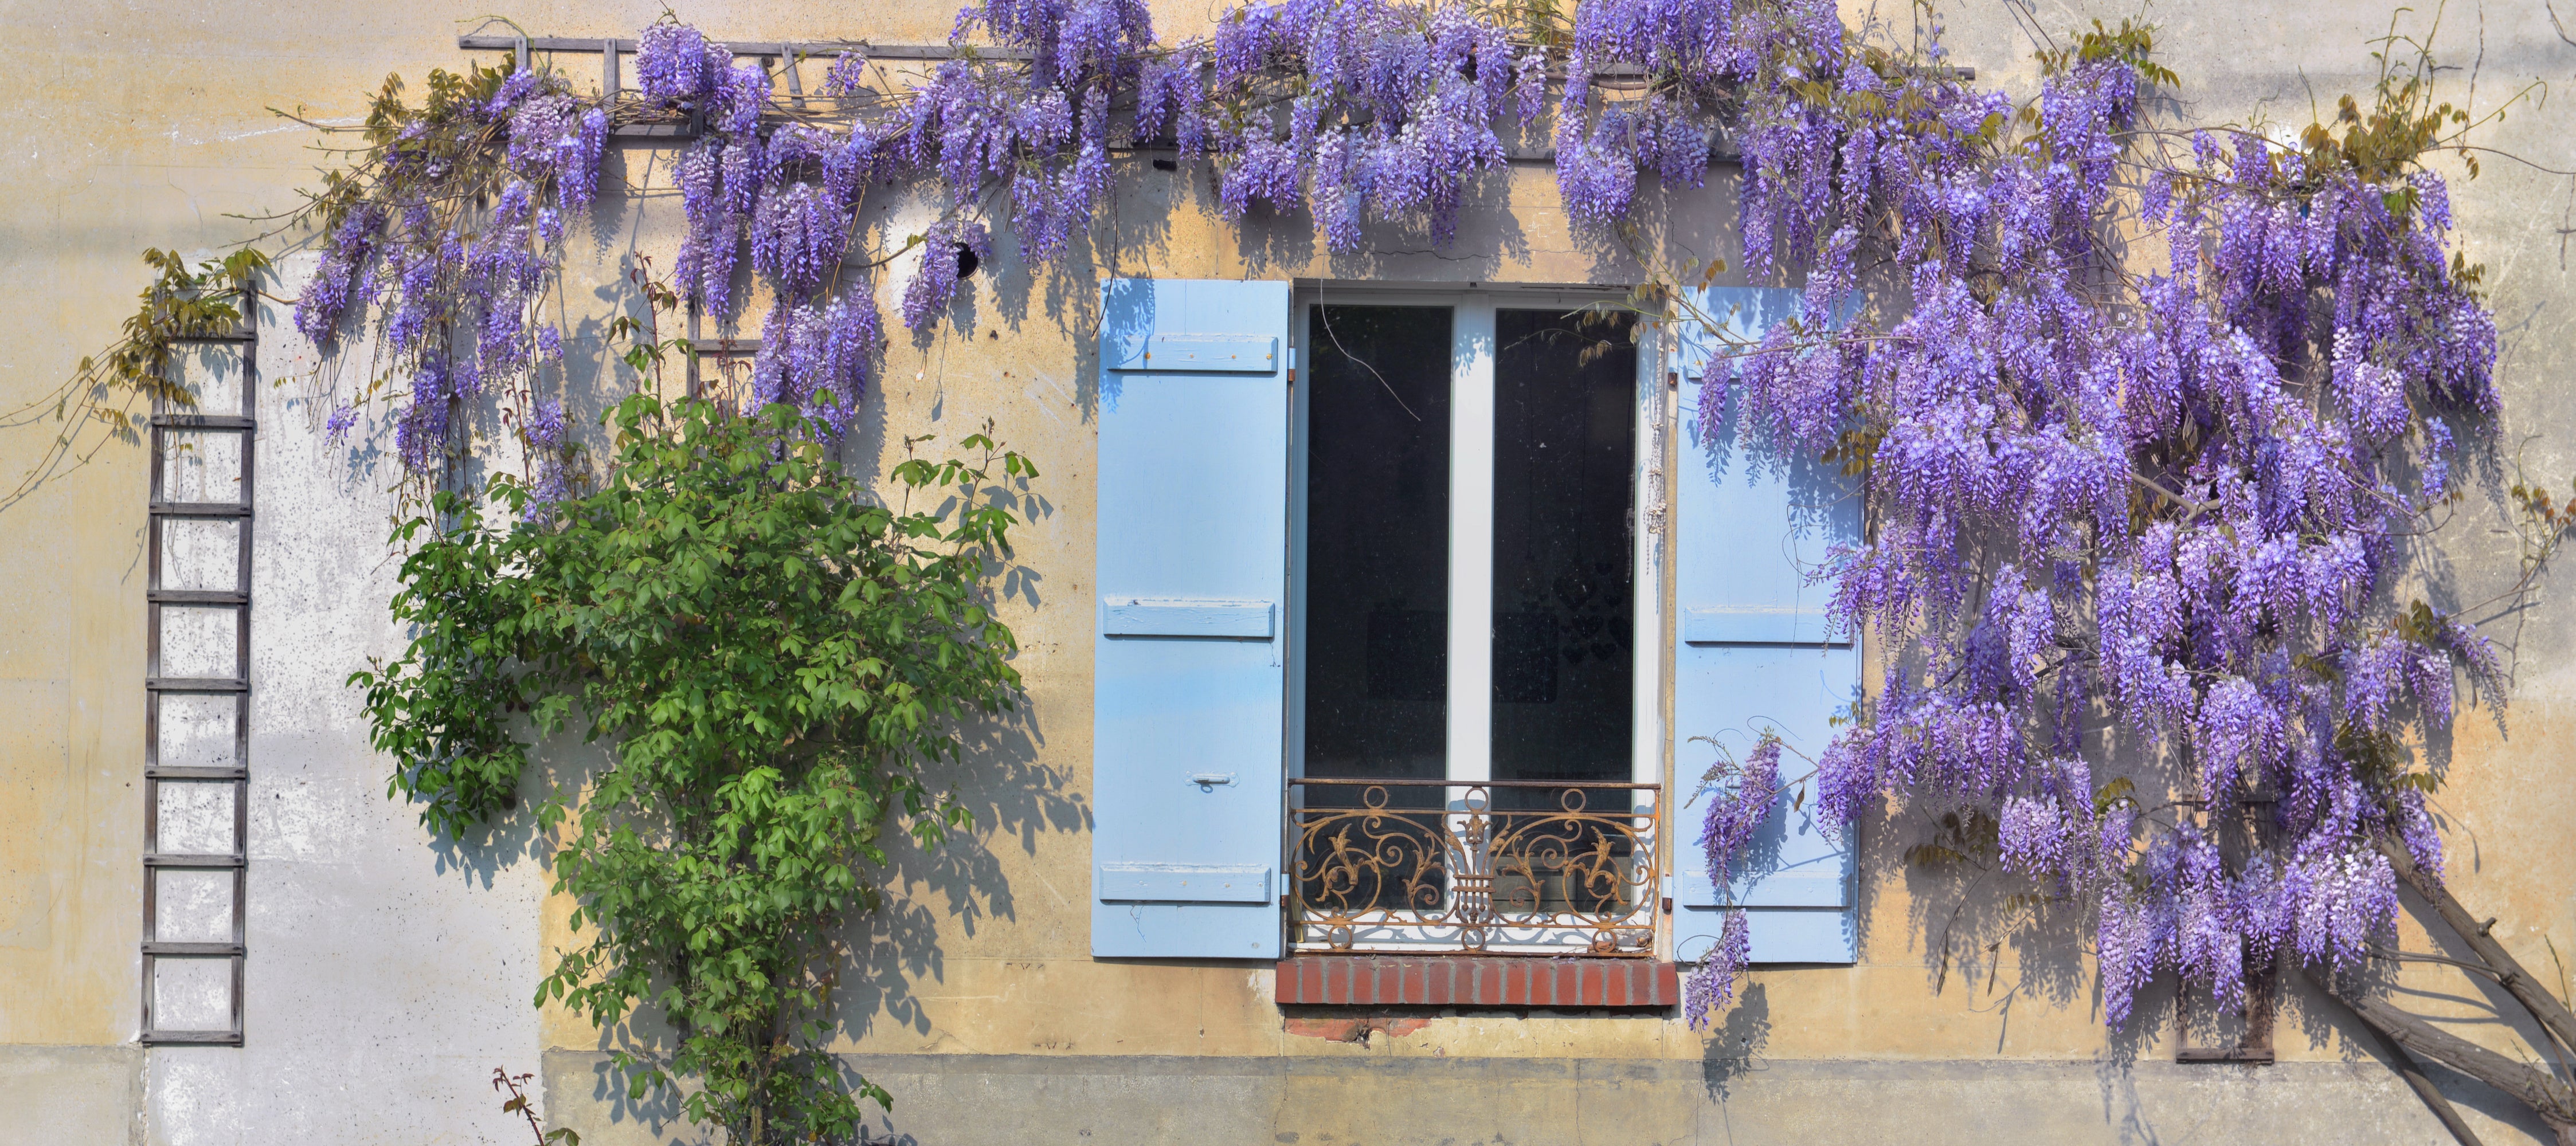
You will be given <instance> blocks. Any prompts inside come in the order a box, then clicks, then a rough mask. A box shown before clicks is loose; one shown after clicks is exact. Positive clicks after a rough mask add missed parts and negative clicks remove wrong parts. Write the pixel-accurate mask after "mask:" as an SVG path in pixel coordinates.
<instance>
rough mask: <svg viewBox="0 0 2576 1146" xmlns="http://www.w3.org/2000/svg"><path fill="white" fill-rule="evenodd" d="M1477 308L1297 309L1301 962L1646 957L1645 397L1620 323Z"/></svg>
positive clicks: (1507, 301) (1422, 303)
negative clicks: (1352, 955)
mask: <svg viewBox="0 0 2576 1146" xmlns="http://www.w3.org/2000/svg"><path fill="white" fill-rule="evenodd" d="M1485 293H1486V294H1487V295H1489V296H1490V297H1479V298H1468V299H1458V298H1451V299H1439V298H1436V297H1434V298H1429V299H1425V298H1415V297H1402V298H1395V299H1381V298H1371V297H1367V296H1362V299H1361V300H1360V301H1351V302H1345V301H1342V300H1341V299H1339V298H1336V299H1333V300H1331V301H1329V302H1328V301H1325V300H1322V299H1307V300H1304V301H1303V302H1302V303H1301V306H1300V307H1299V315H1298V318H1297V322H1296V329H1297V335H1298V343H1299V350H1300V354H1301V356H1302V359H1303V361H1304V362H1305V363H1306V364H1307V368H1306V369H1305V370H1304V371H1303V372H1301V375H1300V378H1299V382H1298V383H1297V385H1296V387H1295V394H1294V399H1293V401H1294V406H1295V415H1294V417H1295V430H1294V432H1293V433H1292V437H1291V444H1290V453H1291V457H1292V458H1293V459H1294V461H1295V464H1296V467H1297V468H1296V471H1295V472H1294V473H1292V475H1291V479H1290V488H1291V490H1292V510H1291V514H1290V533H1291V537H1292V558H1291V570H1290V575H1289V582H1290V586H1291V590H1290V596H1291V600H1292V604H1291V607H1290V618H1291V620H1290V645H1289V648H1290V651H1289V656H1288V661H1289V674H1288V676H1289V682H1288V683H1289V689H1290V700H1289V705H1288V707H1289V712H1290V733H1289V744H1290V748H1289V753H1288V756H1289V767H1290V769H1291V772H1292V775H1293V776H1294V777H1295V779H1294V780H1292V781H1291V782H1290V805H1291V808H1290V813H1289V815H1290V827H1289V835H1290V841H1289V847H1288V852H1289V856H1288V859H1287V862H1288V865H1289V867H1290V868H1291V869H1292V871H1291V875H1292V879H1291V881H1290V882H1291V883H1292V885H1293V886H1292V887H1291V891H1292V892H1293V893H1294V894H1293V897H1292V900H1291V904H1290V907H1291V918H1290V920H1289V921H1288V925H1289V927H1290V929H1291V935H1290V941H1291V943H1292V944H1293V945H1295V946H1298V947H1302V948H1311V949H1327V950H1427V949H1438V950H1459V949H1465V950H1476V951H1512V950H1526V951H1557V952H1568V951H1571V952H1578V953H1579V952H1583V951H1592V950H1596V949H1616V950H1618V951H1619V952H1620V953H1624V954H1643V953H1646V952H1647V951H1648V950H1650V948H1651V946H1652V942H1653V938H1654V926H1653V911H1654V905H1653V900H1654V899H1655V895H1656V892H1655V887H1654V879H1653V873H1654V871H1655V866H1656V865H1655V857H1654V850H1655V844H1656V841H1655V839H1654V834H1653V830H1652V829H1653V821H1652V817H1651V813H1652V811H1653V807H1654V802H1655V789H1654V788H1653V787H1652V786H1653V785H1655V784H1656V783H1657V782H1658V780H1659V779H1660V773H1661V762H1662V761H1661V755H1660V753H1659V752H1658V751H1657V750H1656V749H1657V747H1658V744H1659V742H1658V741H1657V740H1656V739H1655V738H1654V737H1653V736H1651V735H1649V736H1643V737H1641V736H1640V735H1638V729H1639V728H1640V727H1641V721H1640V717H1639V699H1640V697H1641V696H1642V697H1646V698H1649V700H1651V698H1652V697H1653V696H1654V695H1655V694H1654V684H1655V681H1656V678H1655V677H1654V676H1653V675H1652V674H1651V665H1649V666H1647V669H1648V671H1647V672H1644V673H1641V671H1640V668H1641V666H1640V658H1639V657H1638V649H1639V648H1640V647H1652V646H1653V645H1654V642H1653V641H1652V640H1645V639H1641V634H1640V630H1639V622H1640V618H1641V616H1642V615H1643V614H1641V611H1640V609H1639V606H1638V602H1639V586H1640V579H1639V577H1638V576H1637V571H1638V569H1639V568H1640V566H1641V563H1640V560H1639V555H1638V545H1637V541H1638V536H1637V530H1636V528H1635V522H1636V512H1635V511H1636V506H1637V505H1638V504H1639V500H1640V494H1641V489H1642V487H1641V485H1640V479H1641V473H1640V468H1639V466H1638V458H1639V457H1640V456H1641V452H1640V449H1639V446H1638V428H1639V425H1640V423H1641V422H1642V421H1643V419H1641V418H1640V417H1639V410H1640V407H1641V404H1642V403H1643V402H1645V401H1647V400H1649V399H1651V398H1653V397H1655V395H1654V391H1653V390H1652V389H1651V388H1644V387H1641V385H1640V374H1639V370H1638V353H1637V348H1636V346H1635V344H1634V343H1633V342H1632V341H1631V339H1630V333H1631V319H1630V317H1629V316H1628V315H1626V314H1624V313H1621V312H1617V311H1609V310H1601V309H1593V308H1588V307H1587V305H1586V304H1587V303H1589V302H1591V301H1592V300H1589V299H1585V298H1582V297H1581V296H1549V295H1542V296H1528V295H1514V294H1510V293H1505V292H1485ZM1646 583H1647V584H1649V585H1651V578H1649V579H1647V581H1646ZM1644 612H1645V613H1651V612H1652V610H1651V609H1648V610H1645V611H1644ZM1641 681H1642V682H1643V686H1642V687H1641ZM1652 718H1653V709H1652V707H1651V706H1649V707H1648V708H1646V710H1645V719H1644V721H1643V722H1642V723H1643V725H1644V726H1649V727H1650V726H1651V725H1652V724H1653V719H1652ZM1639 785H1645V786H1644V787H1640V786H1639ZM1376 809H1402V810H1404V812H1403V814H1399V815H1392V816H1388V815H1375V814H1373V813H1374V811H1375V810H1376ZM1355 838H1357V839H1366V840H1368V841H1369V846H1367V847H1365V848H1361V847H1354V846H1352V844H1351V842H1350V841H1351V840H1353V839H1355Z"/></svg>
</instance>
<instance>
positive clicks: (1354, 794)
mask: <svg viewBox="0 0 2576 1146" xmlns="http://www.w3.org/2000/svg"><path fill="white" fill-rule="evenodd" d="M1662 795H1663V789H1662V786H1661V785H1657V784H1592V783H1567V782H1562V781H1553V780H1517V781H1515V780H1490V781H1485V782H1482V783H1461V782H1457V781H1450V780H1327V779H1304V780H1290V781H1289V782H1288V806H1289V812H1288V815H1289V833H1288V834H1289V840H1288V846H1289V855H1288V870H1289V884H1288V889H1289V904H1288V906H1289V923H1288V925H1289V935H1290V939H1291V942H1292V943H1293V944H1294V945H1295V946H1296V947H1297V948H1298V949H1300V950H1306V951H1381V952H1386V951H1402V952H1416V953H1425V954H1429V953H1443V952H1473V953H1477V954H1489V955H1501V954H1530V955H1592V956H1631V957H1639V958H1643V957H1647V956H1651V955H1652V954H1653V953H1654V946H1655V919H1656V915H1657V908H1658V901H1659V896H1658V890H1657V889H1658V888H1659V887H1660V886H1661V884H1662V874H1663V873H1662V870H1661V867H1660V863H1661V860H1660V854H1661V850H1662V849H1661V844H1662V825H1663V799H1662Z"/></svg>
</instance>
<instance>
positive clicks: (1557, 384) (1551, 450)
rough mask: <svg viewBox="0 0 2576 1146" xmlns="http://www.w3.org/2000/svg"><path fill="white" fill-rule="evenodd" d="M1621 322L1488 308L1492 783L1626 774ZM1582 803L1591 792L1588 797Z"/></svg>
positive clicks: (1631, 415)
mask: <svg viewBox="0 0 2576 1146" xmlns="http://www.w3.org/2000/svg"><path fill="white" fill-rule="evenodd" d="M1630 323H1631V320H1630V318H1629V317H1628V316H1626V315H1596V314H1579V313H1578V314H1567V313H1565V312H1563V311H1553V310H1500V311H1496V312H1495V314H1494V345H1495V347H1496V354H1495V357H1494V617H1493V626H1494V637H1493V642H1494V643H1493V657H1494V662H1493V668H1494V684H1493V697H1494V723H1493V737H1494V748H1493V767H1494V771H1493V776H1494V778H1495V779H1497V780H1585V781H1593V782H1596V783H1597V782H1605V781H1607V782H1625V781H1627V780H1628V779H1629V778H1630V768H1629V756H1630V754H1631V748H1630V730H1631V727H1632V723H1633V709H1632V707H1631V696H1632V693H1633V690H1634V683H1635V682H1634V681H1633V679H1632V677H1633V675H1634V674H1633V671H1632V669H1633V655H1632V652H1631V649H1630V644H1631V641H1632V639H1633V636H1634V634H1635V631H1636V610H1635V602H1634V593H1633V592H1632V590H1633V588H1634V585H1635V579H1634V575H1633V571H1632V568H1631V560H1630V556H1631V554H1632V553H1633V552H1634V548H1633V546H1632V545H1631V538H1630V533H1629V528H1630V527H1629V523H1630V521H1631V520H1632V518H1631V514H1630V512H1629V509H1630V506H1629V502H1630V499H1631V495H1632V491H1633V490H1634V488H1635V477H1634V470H1635V465H1636V422H1635V419H1636V401H1637V399H1636V395H1637V351H1636V347H1635V346H1634V345H1633V344H1632V343H1630V342H1629V341H1628V331H1629V327H1630ZM1495 795H1496V797H1497V799H1496V802H1497V804H1517V805H1523V806H1549V807H1553V806H1556V803H1557V800H1556V797H1557V795H1558V794H1557V793H1552V792H1545V791H1531V790H1521V791H1517V792H1513V791H1504V792H1497V793H1496V794H1495ZM1542 801H1543V803H1542ZM1589 804H1590V805H1591V806H1592V807H1593V808H1595V809H1596V810H1597V809H1599V808H1601V807H1602V806H1604V801H1603V800H1602V799H1601V798H1599V797H1598V795H1597V794H1596V795H1595V797H1594V798H1592V799H1591V800H1589Z"/></svg>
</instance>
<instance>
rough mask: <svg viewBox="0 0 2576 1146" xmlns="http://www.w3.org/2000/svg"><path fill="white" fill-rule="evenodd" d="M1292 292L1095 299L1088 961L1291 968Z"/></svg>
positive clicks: (1187, 292) (1120, 286) (1110, 285)
mask: <svg viewBox="0 0 2576 1146" xmlns="http://www.w3.org/2000/svg"><path fill="white" fill-rule="evenodd" d="M1288 312H1289V302H1288V284H1287V283H1284V282H1196V281H1186V280H1170V279H1164V280H1152V279H1112V280H1110V281H1109V282H1107V283H1106V284H1104V285H1103V286H1102V290H1101V329H1100V484H1099V499H1098V512H1099V524H1100V537H1099V546H1100V549H1099V570H1100V576H1099V581H1098V590H1099V597H1098V598H1097V599H1096V600H1095V601H1094V602H1093V603H1092V606H1093V610H1094V618H1095V621H1096V622H1097V626H1098V627H1097V628H1096V629H1095V634H1096V635H1095V637H1094V641H1095V644H1094V646H1093V648H1094V660H1093V666H1094V670H1095V677H1094V683H1093V698H1092V715H1093V730H1092V736H1093V740H1092V772H1091V784H1092V816H1093V821H1092V864H1093V866H1092V903H1091V953H1092V954H1093V955H1096V956H1129V957H1135V956H1145V957H1166V958H1233V959H1254V958H1259V959H1275V958H1277V957H1278V956H1279V948H1280V922H1279V893H1280V880H1279V877H1278V867H1279V849H1280V808H1281V804H1282V800H1283V795H1282V792H1283V789H1282V785H1281V772H1280V767H1281V755H1282V723H1281V722H1282V720H1283V718H1284V717H1283V713H1284V708H1285V693H1284V690H1283V689H1284V684H1285V681H1286V669H1285V668H1284V667H1283V662H1282V658H1281V656H1280V653H1281V647H1282V646H1281V640H1280V638H1281V634H1282V621H1283V618H1282V616H1281V613H1280V606H1281V602H1283V601H1285V600H1286V599H1287V544H1288V375H1287V369H1286V365H1287V350H1288Z"/></svg>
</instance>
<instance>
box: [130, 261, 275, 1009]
mask: <svg viewBox="0 0 2576 1146" xmlns="http://www.w3.org/2000/svg"><path fill="white" fill-rule="evenodd" d="M244 314H245V316H248V315H250V314H251V311H250V309H249V306H248V305H247V303H246V305H245V307H244ZM258 338H259V336H258V323H257V322H256V320H255V319H247V318H246V322H245V326H244V329H243V330H242V331H241V332H239V333H236V334H227V335H208V336H202V337H195V338H186V339H181V340H180V341H181V342H183V343H186V344H190V348H191V349H195V350H198V351H200V352H201V354H204V355H208V356H214V357H218V358H220V357H221V356H223V355H224V354H225V353H226V352H227V351H229V352H230V353H231V355H233V356H236V357H238V359H239V361H238V364H237V368H236V369H234V370H232V371H231V372H230V374H229V379H230V381H229V382H227V381H226V375H225V373H224V372H223V371H222V370H220V369H217V370H214V371H209V372H206V374H205V377H204V378H203V380H202V382H201V384H200V385H199V386H198V387H197V398H198V403H199V405H198V407H197V409H195V410H193V411H185V412H183V411H179V410H175V409H171V408H168V407H167V406H166V405H164V406H162V407H160V408H156V409H155V410H154V411H153V415H152V495H151V497H152V500H151V506H150V541H149V553H148V554H147V559H148V563H149V566H150V573H149V574H148V576H149V581H148V586H149V588H148V591H147V592H146V594H145V598H144V599H145V601H146V605H145V608H146V609H147V610H148V611H149V613H150V619H149V623H148V626H147V638H146V639H147V645H146V652H145V657H146V661H145V664H146V667H145V670H144V671H145V674H146V675H145V678H144V685H143V687H144V718H143V1031H142V1036H141V1037H142V1041H143V1042H144V1043H145V1044H146V1045H156V1044H157V1045H169V1044H197V1045H215V1046H239V1045H241V1042H242V972H243V966H242V965H243V961H244V958H245V956H246V955H247V954H248V945H247V942H246V938H245V936H244V919H243V911H244V904H245V900H246V899H247V895H246V893H247V891H248V887H247V884H248V876H249V851H248V846H247V845H248V840H249V826H250V824H249V816H250V807H249V795H250V792H249V787H250V584H251V503H252V473H253V467H252V461H253V456H254V451H255V450H256V447H257V445H258V438H259V431H258V423H257V421H256V419H255V416H254V415H255V413H256V409H257V401H258V381H259V370H258V361H259V354H258V350H259V341H258ZM227 409H229V410H232V411H233V412H231V413H224V412H221V411H224V410H227Z"/></svg>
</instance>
